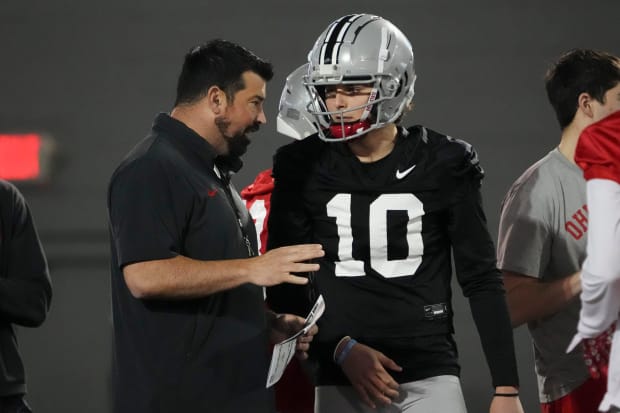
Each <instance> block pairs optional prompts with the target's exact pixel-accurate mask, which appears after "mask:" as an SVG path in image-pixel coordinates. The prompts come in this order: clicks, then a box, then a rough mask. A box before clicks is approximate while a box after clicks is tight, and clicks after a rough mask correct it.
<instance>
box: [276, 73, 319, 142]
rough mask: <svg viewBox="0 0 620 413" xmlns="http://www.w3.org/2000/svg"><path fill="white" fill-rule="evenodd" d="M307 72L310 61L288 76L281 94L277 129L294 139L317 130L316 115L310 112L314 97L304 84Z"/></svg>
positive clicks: (301, 137) (304, 136)
mask: <svg viewBox="0 0 620 413" xmlns="http://www.w3.org/2000/svg"><path fill="white" fill-rule="evenodd" d="M307 72H308V63H306V64H304V65H302V66H299V67H298V68H297V69H295V70H293V71H292V72H291V73H290V74H289V75H288V76H287V77H286V84H285V85H284V89H283V90H282V95H281V96H280V104H279V106H278V120H277V129H278V132H280V133H281V134H283V135H286V136H290V137H291V138H293V139H303V138H306V137H308V136H310V135H312V134H315V133H316V132H317V127H316V125H315V124H314V117H313V116H312V115H310V114H309V113H308V107H309V106H310V102H311V100H312V99H311V97H310V94H309V93H308V90H307V89H306V88H305V87H304V84H303V77H304V76H305V75H306V73H307Z"/></svg>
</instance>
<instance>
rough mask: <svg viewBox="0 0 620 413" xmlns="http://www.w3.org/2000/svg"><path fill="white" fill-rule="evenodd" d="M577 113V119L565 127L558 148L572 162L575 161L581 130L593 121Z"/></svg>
mask: <svg viewBox="0 0 620 413" xmlns="http://www.w3.org/2000/svg"><path fill="white" fill-rule="evenodd" d="M579 115H580V114H579V113H577V115H575V119H573V121H572V122H571V123H570V124H569V125H568V126H566V128H564V130H563V131H562V138H561V139H560V144H559V145H558V149H559V150H560V153H561V154H562V155H564V156H565V157H566V159H568V160H569V161H571V162H572V163H575V149H576V148H577V142H578V141H579V136H580V135H581V132H583V130H584V129H585V128H586V127H587V126H588V124H589V123H591V121H590V119H582V117H580V116H579Z"/></svg>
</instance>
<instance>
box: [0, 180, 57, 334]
mask: <svg viewBox="0 0 620 413" xmlns="http://www.w3.org/2000/svg"><path fill="white" fill-rule="evenodd" d="M0 192H1V194H0V202H1V203H2V204H1V205H0V211H1V212H2V213H1V215H2V217H1V219H2V222H1V223H0V224H1V231H0V236H1V237H2V238H1V239H0V250H1V251H2V253H1V254H0V255H1V256H0V261H1V262H0V266H1V267H0V268H2V271H1V274H0V318H1V319H2V321H3V322H8V323H13V324H19V325H23V326H27V327H36V326H39V325H41V323H43V321H44V320H45V317H46V315H47V311H48V310H49V307H50V303H51V299H52V284H51V281H50V276H49V271H48V268H47V261H46V259H45V255H44V253H43V248H42V247H41V243H40V241H39V237H38V235H37V231H36V228H35V225H34V221H33V219H32V215H31V214H30V209H29V208H28V205H27V204H26V201H25V200H24V198H23V197H22V196H21V194H20V193H19V192H18V191H17V189H15V188H14V187H12V186H10V185H4V184H3V185H2V187H1V188H0Z"/></svg>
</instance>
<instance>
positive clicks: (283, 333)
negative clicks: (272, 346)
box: [270, 314, 319, 360]
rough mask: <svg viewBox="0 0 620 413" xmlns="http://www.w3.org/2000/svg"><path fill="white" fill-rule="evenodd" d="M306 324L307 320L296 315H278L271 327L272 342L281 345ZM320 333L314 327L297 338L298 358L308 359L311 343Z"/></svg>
mask: <svg viewBox="0 0 620 413" xmlns="http://www.w3.org/2000/svg"><path fill="white" fill-rule="evenodd" d="M305 322H306V320H305V319H304V318H303V317H299V316H297V315H294V314H278V315H277V316H276V317H275V318H274V321H273V323H272V325H271V334H270V338H271V341H272V342H273V343H279V342H280V341H282V340H286V339H287V338H289V337H291V336H292V335H293V334H295V333H297V332H298V331H299V330H301V329H302V328H303V327H304V324H305ZM318 332H319V328H318V327H317V326H316V325H313V326H312V327H311V328H310V329H309V330H308V332H307V333H306V334H302V335H301V336H299V337H298V338H297V345H296V347H295V350H296V352H295V355H296V356H297V358H299V359H301V360H305V359H307V358H308V350H309V349H310V342H312V339H313V338H314V336H315V335H316V333H318Z"/></svg>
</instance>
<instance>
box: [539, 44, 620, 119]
mask: <svg viewBox="0 0 620 413" xmlns="http://www.w3.org/2000/svg"><path fill="white" fill-rule="evenodd" d="M618 65H620V60H619V59H618V57H616V56H613V55H611V54H609V53H605V52H598V51H594V50H587V49H574V50H571V51H569V52H567V53H565V54H563V55H562V56H561V57H560V59H559V60H558V62H557V63H555V64H554V65H553V66H552V67H551V68H550V69H549V70H548V71H547V75H546V76H545V87H546V89H547V97H548V98H549V102H551V106H553V109H554V110H555V115H556V117H557V118H558V122H560V128H562V130H563V129H564V128H566V127H567V126H568V125H569V124H570V123H571V122H572V121H573V118H574V117H575V113H576V112H577V106H578V98H579V95H580V94H581V93H587V94H589V95H590V96H592V97H593V98H594V99H596V100H597V101H599V102H600V103H605V93H606V92H607V91H608V90H609V89H611V88H613V87H615V86H616V85H617V84H618V82H620V67H619V66H618Z"/></svg>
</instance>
